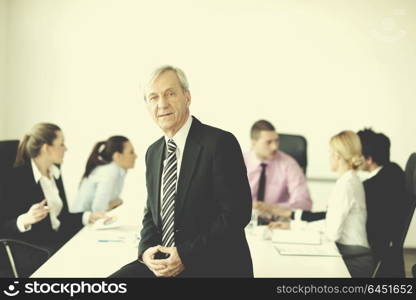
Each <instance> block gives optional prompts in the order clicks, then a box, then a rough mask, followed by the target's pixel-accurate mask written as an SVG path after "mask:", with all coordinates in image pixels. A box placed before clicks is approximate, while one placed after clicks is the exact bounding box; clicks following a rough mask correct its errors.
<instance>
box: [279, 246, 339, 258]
mask: <svg viewBox="0 0 416 300" xmlns="http://www.w3.org/2000/svg"><path fill="white" fill-rule="evenodd" d="M274 248H275V249H276V250H277V252H279V254H280V255H290V256H337V257H339V256H341V254H340V253H339V251H338V248H337V247H336V246H335V245H334V244H333V243H327V244H322V245H277V246H274Z"/></svg>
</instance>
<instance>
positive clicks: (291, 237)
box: [272, 229, 321, 245]
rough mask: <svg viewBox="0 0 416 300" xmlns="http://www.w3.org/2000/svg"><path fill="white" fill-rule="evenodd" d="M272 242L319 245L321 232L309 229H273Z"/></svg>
mask: <svg viewBox="0 0 416 300" xmlns="http://www.w3.org/2000/svg"><path fill="white" fill-rule="evenodd" d="M272 242H273V243H278V244H306V245H319V244H320V243H321V234H320V233H319V231H310V230H295V229H292V230H285V229H273V235H272Z"/></svg>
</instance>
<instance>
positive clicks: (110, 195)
mask: <svg viewBox="0 0 416 300" xmlns="http://www.w3.org/2000/svg"><path fill="white" fill-rule="evenodd" d="M136 158H137V155H136V154H135V153H134V148H133V145H132V144H131V143H130V141H129V140H128V139H127V138H126V137H124V136H119V135H116V136H112V137H110V138H109V139H108V140H106V141H101V142H98V143H96V144H95V146H94V148H93V150H92V152H91V154H90V157H89V158H88V161H87V165H86V167H85V172H84V175H83V176H82V180H81V184H80V187H79V191H78V195H77V197H76V198H75V201H74V204H73V206H72V211H73V212H83V211H109V210H111V209H113V208H115V207H117V206H119V205H121V204H122V203H123V201H122V200H121V199H120V194H121V191H122V189H123V184H124V179H125V176H126V173H127V170H128V169H131V168H133V167H134V163H135V160H136Z"/></svg>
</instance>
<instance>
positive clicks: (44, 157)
mask: <svg viewBox="0 0 416 300" xmlns="http://www.w3.org/2000/svg"><path fill="white" fill-rule="evenodd" d="M66 150H67V148H66V146H65V144H64V136H63V133H62V131H61V129H60V128H59V127H58V126H56V125H54V124H49V123H40V124H37V125H35V126H34V127H33V129H32V130H31V132H30V133H29V134H26V135H25V136H24V138H23V139H22V141H21V142H20V144H19V148H18V151H17V157H16V162H15V166H14V168H13V169H12V171H11V174H10V176H9V177H8V178H7V179H6V181H7V184H6V187H5V191H4V197H5V199H4V200H5V201H3V203H2V209H1V217H0V230H1V233H2V236H6V237H9V238H15V239H19V240H23V241H26V242H29V243H32V244H35V245H38V246H42V247H45V248H48V249H49V250H50V251H51V252H54V251H56V250H57V249H59V248H60V247H61V246H62V245H63V244H64V243H65V242H66V241H68V240H69V239H70V238H71V237H72V236H73V235H74V234H75V233H77V232H78V231H79V229H81V227H82V226H83V225H86V224H88V223H94V222H95V221H96V220H97V219H99V218H102V217H104V216H105V213H104V212H95V213H92V212H84V213H76V214H73V213H70V212H69V210H68V203H67V200H66V195H65V190H64V186H63V182H62V177H61V174H60V169H59V167H58V166H59V165H60V164H62V162H63V158H64V154H65V151H66Z"/></svg>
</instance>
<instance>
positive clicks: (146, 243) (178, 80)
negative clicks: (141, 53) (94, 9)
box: [112, 66, 253, 277]
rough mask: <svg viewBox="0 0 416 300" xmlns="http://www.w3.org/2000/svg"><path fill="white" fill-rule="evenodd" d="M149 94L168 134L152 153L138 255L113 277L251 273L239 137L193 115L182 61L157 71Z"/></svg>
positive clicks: (247, 199) (147, 98) (246, 188)
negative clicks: (180, 63)
mask: <svg viewBox="0 0 416 300" xmlns="http://www.w3.org/2000/svg"><path fill="white" fill-rule="evenodd" d="M145 101H146V105H147V107H148V110H149V112H150V114H151V116H152V117H153V119H154V121H155V122H156V124H157V125H158V126H159V127H160V128H161V129H162V131H163V132H164V135H165V136H164V137H162V138H160V139H159V140H158V141H156V142H155V143H153V144H152V145H151V146H150V147H149V149H148V151H147V153H146V169H147V171H146V183H147V192H148V199H147V205H146V209H145V215H144V219H143V228H142V231H141V240H140V245H139V257H138V260H137V261H134V262H132V263H130V264H128V265H126V266H124V267H123V268H122V269H120V270H119V271H118V272H116V273H115V274H113V275H112V277H153V276H156V277H176V276H182V277H252V276H253V267H252V261H251V256H250V251H249V247H248V244H247V241H246V237H245V233H244V227H245V226H246V225H247V224H248V222H249V221H250V217H251V205H252V200H251V193H250V186H249V183H248V179H247V175H246V174H247V172H246V168H245V165H244V160H243V156H242V153H241V148H240V146H239V144H238V142H237V140H236V138H235V137H234V136H233V135H232V134H231V133H229V132H226V131H223V130H221V129H217V128H214V127H211V126H208V125H205V124H202V123H201V122H200V121H198V120H197V119H196V118H195V117H192V116H191V115H190V112H189V106H190V104H191V94H190V92H189V87H188V82H187V79H186V77H185V74H184V73H183V71H181V70H180V69H178V68H175V67H172V66H163V67H160V68H158V69H157V70H155V71H154V72H153V74H152V76H151V79H150V80H149V83H148V85H147V88H146V91H145Z"/></svg>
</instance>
